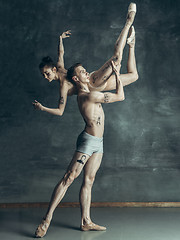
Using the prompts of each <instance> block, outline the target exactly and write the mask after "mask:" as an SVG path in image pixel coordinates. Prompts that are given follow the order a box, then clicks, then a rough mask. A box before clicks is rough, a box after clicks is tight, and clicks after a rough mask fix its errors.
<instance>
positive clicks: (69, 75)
mask: <svg viewBox="0 0 180 240" xmlns="http://www.w3.org/2000/svg"><path fill="white" fill-rule="evenodd" d="M79 66H82V64H81V63H75V64H73V65H72V66H71V67H70V68H68V71H67V79H68V80H69V82H71V83H72V84H73V85H75V82H74V81H73V79H72V78H73V76H75V74H76V73H75V71H76V68H77V67H79Z"/></svg>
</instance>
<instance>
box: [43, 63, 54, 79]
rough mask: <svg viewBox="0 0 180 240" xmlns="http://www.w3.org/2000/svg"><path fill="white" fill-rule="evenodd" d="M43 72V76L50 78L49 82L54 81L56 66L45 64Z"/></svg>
mask: <svg viewBox="0 0 180 240" xmlns="http://www.w3.org/2000/svg"><path fill="white" fill-rule="evenodd" d="M41 73H42V75H43V77H44V78H45V79H47V80H48V82H52V81H53V80H55V77H56V68H55V67H54V68H51V67H48V66H45V67H44V68H43V70H42V71H41Z"/></svg>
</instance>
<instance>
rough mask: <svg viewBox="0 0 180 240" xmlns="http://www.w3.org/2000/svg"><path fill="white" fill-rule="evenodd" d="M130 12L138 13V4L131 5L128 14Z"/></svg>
mask: <svg viewBox="0 0 180 240" xmlns="http://www.w3.org/2000/svg"><path fill="white" fill-rule="evenodd" d="M130 12H135V13H136V4H135V3H130V4H129V7H128V14H129V13H130Z"/></svg>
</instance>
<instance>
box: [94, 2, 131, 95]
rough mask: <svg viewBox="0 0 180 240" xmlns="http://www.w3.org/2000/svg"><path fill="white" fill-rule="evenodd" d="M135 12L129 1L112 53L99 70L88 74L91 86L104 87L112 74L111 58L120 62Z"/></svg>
mask: <svg viewBox="0 0 180 240" xmlns="http://www.w3.org/2000/svg"><path fill="white" fill-rule="evenodd" d="M135 14H136V4H135V3H131V4H130V5H129V8H128V15H127V19H126V23H125V26H124V28H123V30H122V31H121V33H120V35H119V37H118V39H117V41H116V44H115V51H114V55H113V56H112V57H111V58H110V59H109V60H108V61H107V62H106V63H105V64H104V65H103V66H102V67H101V68H100V69H99V70H97V71H95V72H94V73H92V74H91V75H90V85H91V86H92V87H97V88H98V87H101V86H103V85H104V87H105V86H106V82H107V81H108V79H109V77H110V76H111V75H112V67H111V61H112V60H113V61H114V62H116V65H118V64H119V65H120V64H121V60H122V55H123V49H124V47H125V44H126V40H127V35H128V32H129V29H130V27H131V25H132V24H133V21H134V17H135ZM91 90H92V89H91ZM98 90H102V89H98Z"/></svg>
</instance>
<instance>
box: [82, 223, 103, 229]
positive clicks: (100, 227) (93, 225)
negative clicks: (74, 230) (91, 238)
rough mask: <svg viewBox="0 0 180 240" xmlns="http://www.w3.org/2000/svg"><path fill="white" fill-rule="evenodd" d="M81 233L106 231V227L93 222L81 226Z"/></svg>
mask: <svg viewBox="0 0 180 240" xmlns="http://www.w3.org/2000/svg"><path fill="white" fill-rule="evenodd" d="M80 228H81V231H105V230H106V227H103V226H99V225H97V224H95V223H93V222H91V223H88V224H84V225H81V227H80Z"/></svg>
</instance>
